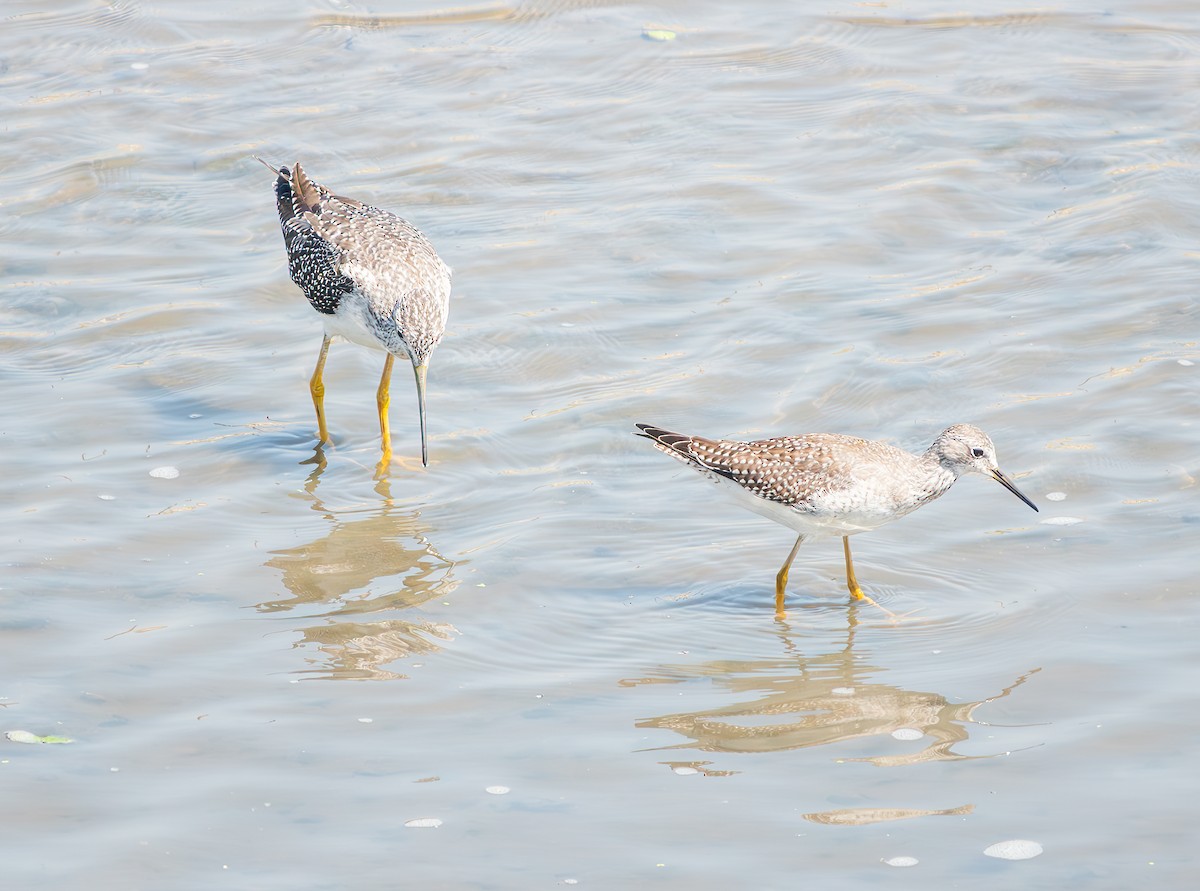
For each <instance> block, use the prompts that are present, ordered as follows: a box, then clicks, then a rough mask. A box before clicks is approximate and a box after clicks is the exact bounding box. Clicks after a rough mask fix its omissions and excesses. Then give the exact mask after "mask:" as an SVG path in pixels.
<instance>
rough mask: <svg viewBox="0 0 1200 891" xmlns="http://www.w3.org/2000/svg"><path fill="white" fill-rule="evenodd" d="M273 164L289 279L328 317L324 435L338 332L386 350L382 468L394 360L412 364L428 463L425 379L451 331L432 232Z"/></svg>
mask: <svg viewBox="0 0 1200 891" xmlns="http://www.w3.org/2000/svg"><path fill="white" fill-rule="evenodd" d="M259 160H261V159H259ZM263 163H264V164H266V162H265V161H263ZM266 166H267V167H268V168H270V170H271V171H272V172H273V173H274V174H275V203H276V205H277V206H278V209H279V222H280V225H281V226H282V228H283V242H284V245H285V246H286V247H287V253H288V269H289V271H290V272H291V275H292V281H294V282H295V283H296V284H297V285H298V286H299V287H300V290H301V291H303V292H304V296H305V297H307V298H308V302H309V303H311V304H312V307H313V309H315V310H316V311H317V312H319V313H320V314H321V317H322V319H323V320H324V322H325V339H324V340H323V341H322V342H321V355H320V356H319V357H318V359H317V367H316V370H314V371H313V375H312V379H311V380H310V381H309V390H310V391H311V393H312V400H313V406H314V407H315V408H316V410H317V427H318V431H317V434H318V436H319V437H320V441H321V442H322V443H328V442H329V441H330V440H329V429H328V427H327V426H326V424H325V383H324V380H323V375H324V371H325V358H326V356H327V354H328V353H329V344H330V341H331V340H332V339H333V338H334V337H339V336H340V337H343V338H345V339H346V340H349V341H351V342H353V343H357V344H361V345H362V346H366V347H370V348H372V349H378V350H384V351H385V352H386V353H387V358H386V359H385V360H384V365H383V375H382V377H381V378H380V379H379V388H378V389H377V390H376V393H375V401H376V406H377V408H378V409H379V430H380V434H381V437H382V449H383V457H382V459H381V460H380V462H379V469H380V471H381V472H382V471H383V470H384V469H385V468H386V467H387V466H388V464H389V463H390V462H391V457H392V439H391V434H390V432H389V429H388V402H389V386H390V382H391V376H392V362H393V361H394V359H395V358H396V357H397V356H399V357H401V358H404V359H408V360H409V361H410V362H411V363H412V367H413V374H414V376H415V377H416V381H417V410H418V413H419V417H420V424H421V463H422V464H425V465H428V464H429V447H428V444H427V437H426V433H425V377H426V371H427V369H428V365H429V357H430V355H431V354H432V353H433V350H434V347H436V346H437V345H438V341H440V340H441V339H442V334H443V332H444V331H445V330H446V315H447V313H448V312H449V309H450V269H449V267H448V266H446V264H445V263H443V262H442V260H441V258H440V257H439V256H438V255H437V251H435V250H434V249H433V245H432V244H430V243H429V239H427V238H426V237H425V236H424V235H422V234H421V232H420V231H418V230H417V229H416V228H415V227H413V226H412V225H411V224H409V223H408V222H407V221H405V220H402V219H400V217H398V216H396V215H395V214H393V213H390V212H388V211H386V210H381V209H379V208H378V207H372V206H371V205H369V204H363V203H362V202H361V201H355V200H354V199H353V198H343V197H341V196H339V195H335V194H333V193H332V192H330V191H329V190H328V189H327V188H325V187H324V186H322V185H321V184H320V183H317V182H314V181H313V180H311V179H309V178H308V176H307V175H306V174H305V172H304V170H302V169H301V167H300V165H299V164H295V165H293V166H292V167H291V169H289V168H287V167H279V168H275V167H273V166H271V165H270V164H266Z"/></svg>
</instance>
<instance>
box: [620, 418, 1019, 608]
mask: <svg viewBox="0 0 1200 891" xmlns="http://www.w3.org/2000/svg"><path fill="white" fill-rule="evenodd" d="M637 427H638V429H639V430H641V431H642V432H641V433H640V434H639V435H640V436H644V437H646V438H647V439H649V440H651V441H652V442H653V443H654V447H655V448H657V449H658V450H659V451H660V452H664V453H665V454H668V455H670V456H671V457H672V458H675V459H677V460H679V461H682V462H683V463H684V464H686V465H687V466H688V467H691V468H692V469H693V470H697V471H699V472H700V473H702V474H704V476H706V477H708V478H709V479H711V480H713V481H714V482H716V483H717V485H718V486H720V487H721V488H722V489H723V490H724V491H725V492H726V493H727V494H729V495H731V496H732V497H733V498H734V500H736V501H737V502H738V503H739V504H741V505H742V507H745V508H748V509H749V510H752V511H754V512H755V513H756V514H759V515H761V516H764V517H766V518H767V519H770V520H774V521H775V522H776V523H780V524H782V525H784V526H787V527H788V528H789V529H792V530H794V531H795V532H797V533H799V535H798V537H797V538H796V543H795V544H794V545H793V546H792V550H791V553H789V554H788V556H787V560H785V561H784V563H783V566H782V567H781V568H780V570H779V573H778V574H777V575H776V576H775V609H776V612H778V613H782V612H783V595H784V590H785V589H786V588H787V579H788V570H789V569H790V568H791V565H792V560H794V559H795V557H796V551H797V550H798V549H799V548H800V545H801V543H802V542H803V541H804V539H805V537H807V536H810V535H839V536H841V538H842V548H843V550H844V551H845V554H846V585H847V587H848V588H849V589H850V595H851V596H852V597H853V598H854V599H855V600H867V601H868V602H869V603H872V604H874V605H876V606H879V604H876V603H875V601H874V600H871V598H870V597H867V595H866V594H864V593H863V590H862V588H861V587H859V584H858V580H857V579H856V578H855V577H854V563H853V561H852V560H851V559H850V536H851V535H856V534H858V533H859V532H870V531H871V530H872V529H876V528H878V527H880V526H882V525H883V524H884V523H890V522H891V521H892V520H896V519H899V518H900V517H903V516H904V515H905V514H909V513H912V512H913V511H914V510H916V509H917V508H918V507H921V506H922V505H924V504H928V503H929V502H930V501H933V500H934V499H935V498H938V497H939V496H941V495H943V494H945V492H946V491H947V490H948V489H949V488H950V487H951V486H952V485H953V484H954V481H955V480H957V479H958V478H959V477H960V476H962V475H963V474H966V473H981V474H983V475H984V476H990V477H991V478H992V479H994V480H996V482H998V483H1000V485H1002V486H1004V488H1006V489H1008V491H1010V492H1012V493H1013V494H1014V495H1016V496H1017V497H1018V498H1020V499H1021V500H1022V501H1024V502H1025V503H1026V504H1027V505H1029V506H1030V507H1032V508H1033V509H1034V510H1035V511H1036V510H1037V506H1036V505H1035V504H1034V503H1033V502H1032V501H1030V500H1029V499H1028V498H1026V497H1025V496H1024V495H1023V494H1021V492H1020V490H1018V489H1017V487H1016V486H1014V485H1013V483H1012V481H1011V480H1010V479H1009V478H1008V477H1007V476H1005V475H1004V474H1003V473H1002V472H1001V471H1000V468H999V467H998V466H997V464H996V447H995V446H994V445H992V441H991V439H990V438H988V435H987V434H986V433H984V432H983V431H982V430H980V429H979V428H978V427H973V426H971V425H970V424H955V425H954V426H953V427H947V428H946V429H945V430H943V431H942V432H941V433H940V434H938V437H937V439H935V440H934V441H933V445H931V446H930V447H929V448H928V449H926V450H925V452H924V453H923V454H920V455H914V454H911V453H909V452H906V451H904V450H903V449H898V448H896V447H895V446H893V445H889V444H888V443H885V442H877V441H872V440H867V439H858V438H857V437H853V436H843V435H842V434H839V433H809V434H803V435H800V436H781V437H777V438H774V439H760V440H756V441H754V442H736V441H732V440H716V439H705V438H704V437H701V436H684V435H682V434H679V433H672V432H670V431H669V430H663V429H661V428H659V427H651V426H650V425H648V424H638V425H637ZM880 609H883V607H880ZM886 611H887V610H885V612H886Z"/></svg>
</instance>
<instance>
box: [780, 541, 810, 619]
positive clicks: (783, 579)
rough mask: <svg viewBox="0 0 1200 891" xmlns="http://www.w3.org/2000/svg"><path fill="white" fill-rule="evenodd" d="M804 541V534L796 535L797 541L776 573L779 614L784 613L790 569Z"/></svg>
mask: <svg viewBox="0 0 1200 891" xmlns="http://www.w3.org/2000/svg"><path fill="white" fill-rule="evenodd" d="M803 542H804V536H803V535H799V536H797V537H796V543H795V544H794V545H792V549H791V551H789V552H788V555H787V559H786V560H784V561H783V566H781V567H780V568H779V572H778V573H776V574H775V613H776V614H777V615H783V592H784V591H785V590H786V589H787V580H788V570H789V569H791V568H792V561H793V560H795V559H796V551H798V550H800V545H801V544H802V543H803Z"/></svg>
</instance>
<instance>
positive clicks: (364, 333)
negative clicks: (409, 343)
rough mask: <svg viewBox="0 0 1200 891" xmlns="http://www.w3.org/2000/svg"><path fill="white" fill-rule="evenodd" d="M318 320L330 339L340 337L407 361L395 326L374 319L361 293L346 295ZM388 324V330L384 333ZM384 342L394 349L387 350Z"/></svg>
mask: <svg viewBox="0 0 1200 891" xmlns="http://www.w3.org/2000/svg"><path fill="white" fill-rule="evenodd" d="M321 318H322V319H323V320H324V322H325V333H326V334H327V335H328V336H330V337H341V338H343V339H345V340H348V341H350V342H351V343H356V344H358V345H359V346H365V347H368V348H370V349H373V350H380V351H383V352H392V353H393V354H395V355H397V356H400V357H402V358H408V351H407V350H406V349H405V348H404V341H402V340H401V339H400V337H399V334H398V332H397V331H396V326H395V324H393V323H390V321H389V320H386V319H377V317H376V316H375V315H374V314H373V313H372V312H371V311H370V305H369V304H368V302H367V299H366V298H365V297H363V296H362V295H361V294H357V293H351V294H347V295H345V296H344V297H343V298H342V300H341V302H340V303H339V304H338V308H337V311H336V312H334V313H332V314H325V315H322V316H321ZM389 324H390V325H391V330H390V331H388V330H386V326H388V325H389ZM385 340H386V341H388V342H391V343H392V344H393V345H395V347H396V348H395V349H392V350H389V349H388V346H387V344H386V343H385Z"/></svg>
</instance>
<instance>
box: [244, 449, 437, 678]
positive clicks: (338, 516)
mask: <svg viewBox="0 0 1200 891" xmlns="http://www.w3.org/2000/svg"><path fill="white" fill-rule="evenodd" d="M305 463H312V464H314V465H315V467H314V469H313V471H312V473H310V474H309V476H308V479H307V480H306V482H305V486H304V493H305V494H304V495H299V496H298V497H303V498H307V499H309V500H310V501H311V507H312V509H313V510H314V511H316V512H318V513H320V514H322V515H323V516H324V517H325V518H326V519H327V520H328V521H329V524H330V529H329V532H328V533H327V534H326V535H323V536H322V537H320V538H318V539H316V540H315V541H312V542H310V543H308V544H304V545H299V546H297V547H294V548H287V549H284V550H278V551H272V552H271V559H270V560H268V561H267V562H266V565H267V566H269V567H271V568H272V569H277V570H279V572H280V573H281V574H282V577H283V584H284V587H285V588H287V590H288V593H289V594H290V595H291V596H290V597H288V598H286V599H282V600H269V601H265V602H263V603H260V604H258V606H257V609H258V610H259V611H260V612H263V613H280V612H287V613H292V614H294V613H296V612H303V614H304V615H305V617H307V618H313V619H319V620H320V621H319V622H317V623H315V624H312V625H309V626H307V627H305V628H303V629H301V631H302V635H303V636H302V637H301V638H300V640H298V641H297V642H296V644H295V646H296V647H302V648H309V647H315V648H316V649H317V650H318V651H319V652H320V653H321V654H322V655H321V657H319V658H313V659H312V663H313V665H312V667H311V668H310V669H309V672H308V673H311V674H314V675H317V676H319V677H325V678H334V679H342V678H363V679H379V680H386V679H391V678H402V677H404V675H402V674H397V673H395V672H393V671H390V670H388V669H386V668H385V667H384V666H386V665H388V664H389V663H391V662H395V661H396V660H398V659H404V658H410V657H412V656H416V655H421V654H428V653H433V652H436V651H438V650H439V649H441V647H442V645H443V644H445V643H446V642H448V641H451V640H453V639H454V636H455V635H456V634H457V633H458V632H457V629H456V628H455V627H454V626H453V625H450V624H449V623H446V622H436V621H429V620H411V619H400V618H387V617H384V616H382V615H381V614H387V613H394V612H396V611H401V610H409V609H413V608H415V607H420V606H421V605H422V604H425V603H427V602H429V601H432V600H435V599H438V598H444V597H446V596H448V595H449V594H450V593H451V592H452V591H453V590H454V589H455V588H457V587H458V580H457V579H455V578H454V577H453V570H454V565H455V564H454V562H453V561H451V560H449V559H447V558H446V557H444V556H443V555H442V554H441V553H439V552H438V550H437V549H436V548H435V547H434V546H433V545H432V544H430V542H429V541H428V539H427V538H426V532H427V531H428V527H426V526H425V525H424V524H423V523H422V522H421V520H420V513H419V511H416V510H412V509H407V510H401V509H398V508H397V507H396V505H395V502H394V501H393V500H392V496H391V488H390V485H391V484H390V482H389V480H388V479H387V478H386V477H385V478H381V479H379V480H378V481H377V483H376V486H375V491H376V492H377V493H378V494H379V496H380V499H381V500H380V502H379V503H377V504H376V503H372V504H370V505H362V506H360V507H359V508H358V509H343V510H337V511H334V510H330V509H329V508H328V507H326V505H325V503H324V502H323V501H322V500H321V498H320V496H319V495H318V494H317V488H318V484H319V482H320V479H321V475H322V474H323V473H324V472H325V468H326V461H325V456H324V452H323V450H322V449H321V448H320V447H318V448H317V450H316V453H315V455H314V457H313V458H312V459H309V461H308V462H305ZM367 616H370V617H371V618H370V619H369V620H368V619H366V618H365V617H367Z"/></svg>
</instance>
